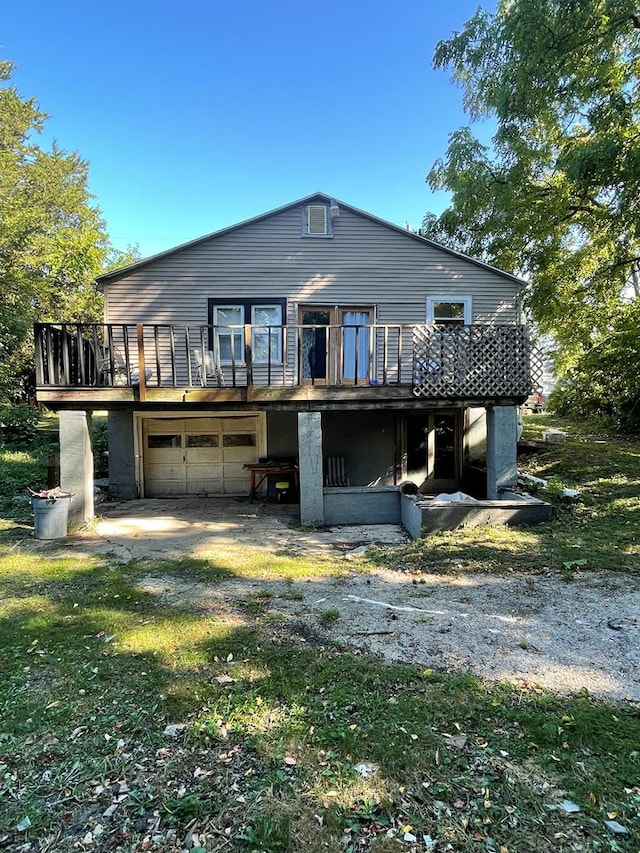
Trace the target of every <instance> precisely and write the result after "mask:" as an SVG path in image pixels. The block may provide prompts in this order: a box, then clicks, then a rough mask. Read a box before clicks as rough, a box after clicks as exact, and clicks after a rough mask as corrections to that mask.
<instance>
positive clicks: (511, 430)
mask: <svg viewBox="0 0 640 853" xmlns="http://www.w3.org/2000/svg"><path fill="white" fill-rule="evenodd" d="M517 430H518V425H517V417H516V407H515V406H492V407H490V408H488V409H487V498H488V499H489V500H497V499H498V498H500V497H501V496H502V492H504V491H505V490H506V489H510V488H512V487H514V486H515V485H516V483H517V481H518V468H517V453H518V431H517Z"/></svg>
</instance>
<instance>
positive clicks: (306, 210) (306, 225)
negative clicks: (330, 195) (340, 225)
mask: <svg viewBox="0 0 640 853" xmlns="http://www.w3.org/2000/svg"><path fill="white" fill-rule="evenodd" d="M302 216H303V219H302V234H303V236H304V237H331V236H332V233H331V217H330V215H329V208H328V207H327V205H326V204H307V205H306V206H305V207H303V208H302Z"/></svg>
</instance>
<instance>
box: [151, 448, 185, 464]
mask: <svg viewBox="0 0 640 853" xmlns="http://www.w3.org/2000/svg"><path fill="white" fill-rule="evenodd" d="M145 459H146V462H147V465H182V464H183V462H184V454H183V452H182V450H181V449H180V448H175V449H174V448H171V449H168V450H149V449H148V448H147V451H146V456H145Z"/></svg>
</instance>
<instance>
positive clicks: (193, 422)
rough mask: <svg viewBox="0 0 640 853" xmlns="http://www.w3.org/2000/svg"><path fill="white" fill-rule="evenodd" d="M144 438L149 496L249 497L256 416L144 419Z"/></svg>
mask: <svg viewBox="0 0 640 853" xmlns="http://www.w3.org/2000/svg"><path fill="white" fill-rule="evenodd" d="M142 438H143V464H144V492H145V496H146V497H168V496H170V495H221V494H248V492H249V474H248V472H247V471H246V470H245V469H244V468H243V466H244V465H245V464H246V463H248V462H257V461H258V417H257V416H256V415H241V416H225V417H218V418H211V417H201V418H200V417H194V418H144V419H143V422H142Z"/></svg>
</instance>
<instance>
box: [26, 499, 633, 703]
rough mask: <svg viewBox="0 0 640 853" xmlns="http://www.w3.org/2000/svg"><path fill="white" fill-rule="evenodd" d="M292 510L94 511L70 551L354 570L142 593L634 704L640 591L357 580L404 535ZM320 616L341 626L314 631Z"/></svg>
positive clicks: (604, 578) (482, 578)
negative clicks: (372, 551)
mask: <svg viewBox="0 0 640 853" xmlns="http://www.w3.org/2000/svg"><path fill="white" fill-rule="evenodd" d="M296 511H297V508H292V507H283V506H277V505H272V504H271V505H270V504H259V503H256V504H250V503H240V502H234V501H231V502H230V501H229V500H218V501H216V500H215V499H214V500H211V499H209V500H204V501H203V500H202V499H197V500H196V499H194V500H184V499H182V500H173V501H160V500H145V501H135V502H130V503H126V504H109V505H105V506H103V507H102V512H103V518H102V519H101V520H100V521H99V522H98V524H97V526H96V530H95V533H94V535H93V537H88V536H80V537H77V538H75V539H73V540H68V544H69V545H70V546H72V547H80V548H87V549H88V550H91V551H98V552H112V553H115V554H116V555H117V556H118V557H119V558H120V559H131V558H139V557H145V556H147V557H148V556H151V557H156V558H157V557H161V556H162V557H179V556H182V557H183V556H187V555H192V556H198V555H199V554H205V553H209V554H210V553H211V549H212V548H215V550H216V552H218V553H225V552H227V553H228V552H230V551H234V550H235V549H237V548H242V549H248V548H249V549H250V548H256V547H260V549H261V550H262V551H264V550H272V551H277V552H278V553H292V554H321V555H331V556H334V557H336V556H337V557H342V558H345V559H351V560H353V563H352V568H353V571H350V572H349V574H348V575H347V577H346V578H340V579H339V580H336V579H335V578H327V579H320V580H318V579H317V578H313V579H309V580H308V581H304V580H303V581H300V582H296V583H295V584H294V588H295V590H296V594H297V600H296V598H292V597H291V589H292V587H291V585H289V584H285V583H284V582H282V581H280V580H271V579H269V578H262V579H260V580H242V579H234V580H229V581H224V582H217V583H215V584H212V585H210V586H207V585H204V584H200V583H192V582H188V581H185V580H184V579H181V578H179V577H173V578H167V577H166V576H164V575H163V577H162V578H154V577H152V576H150V577H147V578H146V579H145V582H144V587H145V589H147V590H149V591H150V592H153V593H154V594H157V595H158V596H159V597H161V598H163V599H166V600H171V601H178V600H179V601H180V602H181V603H182V604H190V605H192V606H193V607H194V608H196V609H198V610H199V611H203V612H217V611H219V612H220V613H222V614H225V615H228V614H229V605H230V603H231V605H232V609H235V618H237V619H245V620H247V619H250V618H255V617H252V616H249V615H247V611H246V608H244V609H243V606H242V602H243V601H246V599H247V598H248V597H251V596H252V595H255V594H256V593H257V592H258V591H260V592H261V593H262V594H263V595H264V594H265V592H267V593H268V594H269V595H268V598H267V599H266V600H267V605H268V610H269V611H271V612H272V615H274V614H280V616H279V617H278V616H277V615H274V618H275V619H276V620H277V619H278V618H280V619H281V620H287V621H288V622H290V623H291V625H292V626H294V627H295V625H306V626H307V627H308V628H310V629H315V630H319V631H322V632H325V634H328V636H329V638H331V639H334V640H340V641H342V642H345V643H347V644H349V645H352V646H356V647H359V648H363V649H367V650H370V651H372V652H374V653H376V654H379V655H382V656H383V657H385V658H386V659H388V660H391V661H409V662H416V663H419V664H420V665H424V666H425V667H431V668H434V669H445V670H471V671H473V672H474V673H476V674H477V675H480V676H484V677H487V678H493V679H501V680H506V681H510V682H513V683H518V684H523V683H524V684H528V685H531V686H534V687H535V686H536V685H540V686H542V687H546V688H550V689H552V690H557V691H561V692H570V693H575V692H578V691H580V690H585V689H586V690H588V691H589V693H590V694H592V695H596V696H600V697H602V698H606V699H608V700H616V701H633V702H638V701H640V578H637V577H635V576H632V575H629V574H616V573H612V572H609V573H607V572H584V573H576V574H575V576H574V580H573V581H572V582H570V583H566V582H565V581H564V580H563V579H562V578H560V577H557V576H549V575H517V574H509V575H506V576H505V575H489V574H477V575H465V574H459V573H456V574H452V575H443V574H428V573H427V574H424V573H423V574H413V573H410V572H396V571H394V572H390V571H385V570H375V571H371V570H369V569H367V571H365V572H363V571H361V570H360V568H361V567H360V566H359V562H358V556H359V555H360V554H361V553H362V552H363V551H365V550H366V548H367V547H369V546H370V545H371V544H376V543H384V544H386V545H391V546H392V545H393V543H397V542H402V541H404V540H405V538H406V537H405V534H404V532H403V531H402V530H401V529H400V528H398V527H395V526H394V525H382V526H372V527H363V526H360V527H336V528H331V529H330V530H322V531H301V530H300V529H297V528H295V527H292V526H291V523H292V521H293V520H294V519H295V517H296ZM34 544H35V543H34ZM234 602H235V603H236V605H237V606H236V607H235V608H233V603H234ZM327 610H332V611H337V613H339V618H337V619H336V621H335V622H332V623H330V624H327V622H326V621H324V620H323V621H321V616H322V613H323V612H324V611H327ZM334 616H335V614H334ZM274 624H276V623H275V622H274Z"/></svg>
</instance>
